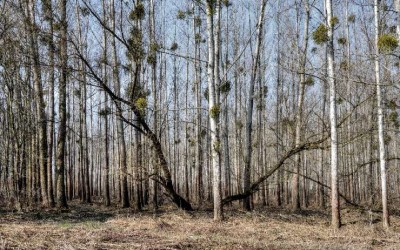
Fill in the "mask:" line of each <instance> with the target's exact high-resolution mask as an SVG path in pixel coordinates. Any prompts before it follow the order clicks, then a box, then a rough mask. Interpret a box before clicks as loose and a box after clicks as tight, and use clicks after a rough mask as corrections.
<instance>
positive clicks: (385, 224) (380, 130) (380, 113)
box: [374, 0, 389, 229]
mask: <svg viewBox="0 0 400 250" xmlns="http://www.w3.org/2000/svg"><path fill="white" fill-rule="evenodd" d="M379 4H380V0H374V16H375V82H376V102H377V110H378V141H379V167H380V170H381V189H382V212H383V214H382V222H383V227H384V228H386V229H387V228H389V211H388V206H387V181H386V156H385V141H384V132H383V129H384V128H383V108H382V93H381V92H382V91H381V82H380V61H379V47H378V39H379Z"/></svg>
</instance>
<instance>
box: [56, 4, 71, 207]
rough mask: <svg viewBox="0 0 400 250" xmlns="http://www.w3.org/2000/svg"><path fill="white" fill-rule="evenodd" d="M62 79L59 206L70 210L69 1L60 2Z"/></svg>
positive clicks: (58, 145)
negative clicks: (67, 176)
mask: <svg viewBox="0 0 400 250" xmlns="http://www.w3.org/2000/svg"><path fill="white" fill-rule="evenodd" d="M59 8H60V17H61V20H60V21H61V29H60V42H59V43H60V67H61V72H60V74H61V75H60V79H59V106H58V110H59V111H58V113H59V116H60V122H59V128H58V129H59V132H58V140H57V206H58V207H59V208H68V205H67V197H66V193H65V178H64V176H65V173H64V172H65V142H66V140H67V136H66V135H67V126H66V125H67V67H68V55H67V28H68V23H67V0H60V2H59Z"/></svg>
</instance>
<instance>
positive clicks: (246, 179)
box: [243, 0, 266, 210]
mask: <svg viewBox="0 0 400 250" xmlns="http://www.w3.org/2000/svg"><path fill="white" fill-rule="evenodd" d="M265 5H266V0H262V1H261V7H260V16H259V19H258V23H257V42H256V43H257V44H256V50H255V54H254V61H253V66H252V71H251V80H250V86H249V92H248V98H249V101H248V106H247V117H246V137H245V164H244V174H243V189H244V191H246V190H248V189H249V188H250V179H251V178H250V177H251V156H252V137H251V134H252V128H253V106H254V85H255V82H256V77H257V71H258V65H259V59H260V47H261V40H262V36H263V27H264V26H263V24H264V12H265ZM250 199H251V197H250V196H249V197H246V199H244V201H243V208H244V209H245V210H251V202H250Z"/></svg>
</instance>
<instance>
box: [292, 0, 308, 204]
mask: <svg viewBox="0 0 400 250" xmlns="http://www.w3.org/2000/svg"><path fill="white" fill-rule="evenodd" d="M304 9H305V20H304V34H303V36H304V41H303V48H302V49H301V55H300V56H301V60H300V88H299V95H298V98H297V114H296V132H295V133H296V134H295V146H296V147H298V146H300V143H301V135H302V131H301V130H302V123H303V106H304V95H305V87H306V82H305V81H306V64H307V49H308V27H309V22H310V6H309V3H308V0H305V3H304ZM300 161H301V154H297V155H296V157H295V163H294V164H295V174H294V175H293V184H292V185H293V187H292V209H293V210H299V209H300V191H299V189H300V182H299V173H300V165H301V163H300ZM303 188H305V187H303Z"/></svg>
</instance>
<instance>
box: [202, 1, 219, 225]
mask: <svg viewBox="0 0 400 250" xmlns="http://www.w3.org/2000/svg"><path fill="white" fill-rule="evenodd" d="M218 2H219V1H218ZM217 6H219V4H218V3H217ZM206 8H207V34H208V67H207V76H208V90H209V92H208V93H209V97H208V105H209V116H210V133H211V164H212V170H213V196H214V220H215V221H220V220H222V219H223V214H222V203H221V194H222V193H221V166H220V160H219V157H220V153H219V152H220V140H219V131H218V122H219V117H218V116H219V103H218V102H217V98H216V88H215V86H216V84H215V82H216V79H215V77H216V76H215V69H214V67H215V63H216V61H215V44H219V41H215V39H214V38H218V37H219V36H216V37H214V12H215V6H214V5H213V4H212V2H207V6H206Z"/></svg>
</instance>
